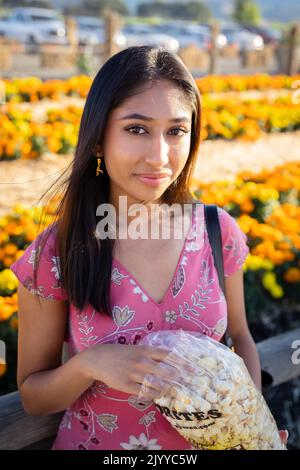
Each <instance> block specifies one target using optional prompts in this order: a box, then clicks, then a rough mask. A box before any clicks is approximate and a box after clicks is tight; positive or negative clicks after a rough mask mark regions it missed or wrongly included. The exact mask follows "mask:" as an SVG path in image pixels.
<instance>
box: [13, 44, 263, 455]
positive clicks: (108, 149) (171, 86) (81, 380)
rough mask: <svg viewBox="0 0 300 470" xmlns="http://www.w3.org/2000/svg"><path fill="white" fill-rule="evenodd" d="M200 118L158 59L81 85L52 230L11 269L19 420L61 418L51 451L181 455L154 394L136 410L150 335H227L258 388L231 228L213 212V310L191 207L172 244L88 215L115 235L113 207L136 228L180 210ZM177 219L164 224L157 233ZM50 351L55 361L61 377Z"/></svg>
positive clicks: (118, 58)
mask: <svg viewBox="0 0 300 470" xmlns="http://www.w3.org/2000/svg"><path fill="white" fill-rule="evenodd" d="M200 117H201V100H200V96H199V92H198V89H197V86H196V83H195V81H194V79H193V77H192V75H191V74H190V73H189V71H188V70H187V68H186V67H185V65H184V64H183V62H182V61H181V59H180V58H179V57H178V56H177V55H174V54H172V53H170V52H168V51H166V50H164V49H162V48H152V47H148V46H142V47H130V48H127V49H125V50H122V51H121V52H119V53H117V54H115V55H114V56H112V57H111V58H110V59H109V60H108V61H107V62H106V63H105V64H104V65H103V66H102V67H101V69H100V70H99V72H98V74H97V75H96V77H95V79H94V81H93V83H92V86H91V89H90V91H89V94H88V97H87V100H86V103H85V107H84V111H83V115H82V119H81V124H80V131H79V138H78V144H77V148H76V152H75V157H74V160H73V161H72V163H71V167H70V168H71V172H70V174H69V175H68V176H67V179H66V180H65V183H66V185H65V190H64V192H63V197H62V198H61V202H60V204H59V207H58V210H57V211H56V216H57V220H56V221H55V222H54V223H52V224H51V225H50V226H49V227H47V229H46V230H44V231H43V232H42V233H40V235H38V237H37V238H36V239H35V240H34V242H33V243H32V244H31V245H30V246H28V248H27V249H26V250H25V252H24V254H23V255H22V257H21V258H19V259H18V260H17V261H16V262H15V263H14V264H13V265H12V266H11V269H12V270H13V272H14V273H15V274H16V276H17V277H18V279H19V280H20V284H19V287H18V301H19V344H18V388H19V391H20V394H21V399H22V402H23V405H24V408H25V410H26V411H27V412H28V413H29V414H31V415H48V414H51V413H56V412H59V411H63V410H65V414H64V416H63V419H62V421H61V424H60V427H59V430H58V434H57V436H56V439H55V441H54V443H53V446H52V449H106V450H113V449H180V450H184V449H191V448H192V446H191V445H190V444H189V443H188V442H186V441H185V439H184V438H182V437H181V436H180V435H179V434H178V433H177V431H176V430H175V429H174V428H172V427H171V425H170V424H169V423H168V421H167V420H166V419H165V418H164V417H163V416H162V415H161V414H160V412H159V411H158V410H157V409H156V408H155V406H154V404H153V400H152V398H153V397H154V396H155V394H157V393H159V387H158V386H156V388H155V386H153V388H152V389H151V393H152V395H151V396H150V397H149V400H148V401H147V400H146V401H139V400H138V399H137V395H138V393H139V391H140V389H141V384H142V383H143V378H144V376H145V375H146V374H149V373H154V372H155V374H158V372H157V371H155V368H156V366H157V364H158V362H159V361H161V360H163V359H164V358H165V357H166V355H167V351H166V350H164V349H158V348H150V347H145V346H141V345H139V344H138V343H139V341H140V340H141V338H143V337H144V336H145V335H147V334H148V333H149V332H151V331H156V330H161V329H178V328H182V329H185V330H189V331H202V332H203V333H204V334H207V335H209V336H211V337H212V338H214V339H215V340H217V341H218V340H220V339H221V338H222V336H223V334H224V332H225V329H226V325H227V323H228V333H229V335H230V336H231V338H232V341H233V345H234V348H235V351H236V352H237V354H239V355H241V356H242V358H243V359H244V361H245V363H246V366H247V367H248V369H249V372H250V374H251V376H252V378H253V380H254V382H255V384H256V386H257V387H258V388H259V389H260V387H261V381H260V376H261V372H260V364H259V357H258V353H257V350H256V347H255V343H254V341H253V339H252V337H251V335H250V332H249V329H248V326H247V321H246V315H245V306H244V293H243V269H242V265H243V263H244V260H245V258H246V256H247V254H248V251H249V248H248V246H247V244H246V235H245V234H244V233H243V232H242V231H241V230H240V228H239V227H238V225H237V223H236V222H235V220H234V218H233V217H231V216H230V215H229V214H228V213H227V212H226V211H225V210H223V209H222V208H218V213H219V219H220V224H221V230H222V241H223V257H224V271H225V277H226V294H227V303H226V300H225V297H224V295H223V292H222V291H221V289H220V286H219V283H218V276H217V271H216V269H215V267H214V262H213V257H212V251H211V247H210V244H209V241H208V235H207V231H206V227H205V219H204V211H203V204H197V205H196V204H190V205H191V208H192V209H191V210H190V212H189V216H188V230H187V233H186V234H185V236H184V237H181V238H171V237H170V238H169V239H163V238H162V237H161V236H160V237H159V238H156V239H154V238H151V237H148V238H147V239H141V238H139V239H134V238H130V237H125V238H122V237H120V236H119V237H118V236H116V237H115V239H114V238H113V237H107V238H104V237H103V238H101V237H99V230H98V229H99V226H98V222H99V216H98V214H99V207H100V208H101V207H103V206H101V205H104V204H106V206H105V207H113V208H115V209H116V214H117V217H116V221H115V222H116V223H115V229H117V228H119V227H120V226H121V225H122V226H123V228H124V226H125V228H126V227H129V225H130V224H132V223H134V222H135V221H136V218H135V217H134V216H133V215H132V213H130V214H128V213H127V223H125V225H124V222H122V221H121V216H120V214H123V215H124V211H123V213H122V212H120V209H121V198H122V197H123V198H125V200H126V202H127V207H128V208H130V207H132V206H134V205H135V204H140V207H142V208H143V209H144V214H146V216H149V217H148V218H147V217H145V218H143V220H147V221H148V222H149V221H150V222H152V221H153V217H152V216H151V214H152V213H151V209H152V208H153V207H154V206H155V205H157V204H159V205H163V204H165V205H167V207H169V206H170V205H172V204H179V206H180V207H183V206H184V204H187V203H191V202H192V200H193V198H192V197H191V193H190V191H189V187H190V177H191V175H192V173H193V169H194V165H195V161H196V158H197V155H198V150H199V142H200V125H201V122H200ZM162 174H163V175H164V177H163V178H160V179H159V178H158V177H159V176H161V175H162ZM153 178H156V179H153ZM61 188H62V185H61V187H60V191H61ZM100 213H101V210H100ZM103 215H104V214H102V216H103ZM128 215H129V216H128ZM182 219H183V218H182V217H175V216H174V217H173V218H170V219H169V224H170V226H171V228H173V229H174V228H175V226H176V225H177V223H178V222H180V221H181V222H182ZM100 220H103V217H102V219H100ZM122 220H123V219H122ZM145 227H146V226H144V228H145ZM146 228H149V227H148V226H147V227H146ZM100 231H101V230H100ZM227 315H228V322H227ZM64 340H65V341H68V345H69V358H68V360H67V361H65V362H64V363H63V364H62V363H61V356H62V347H63V342H64Z"/></svg>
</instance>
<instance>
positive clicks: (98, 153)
mask: <svg viewBox="0 0 300 470" xmlns="http://www.w3.org/2000/svg"><path fill="white" fill-rule="evenodd" d="M96 157H97V169H96V176H98V175H99V174H100V173H103V170H101V169H100V164H101V155H100V152H97V153H96Z"/></svg>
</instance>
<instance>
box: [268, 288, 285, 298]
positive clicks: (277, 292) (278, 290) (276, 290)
mask: <svg viewBox="0 0 300 470" xmlns="http://www.w3.org/2000/svg"><path fill="white" fill-rule="evenodd" d="M271 294H272V296H273V297H274V298H275V299H279V298H280V297H283V296H284V291H283V289H282V287H281V286H275V287H273V288H272V289H271Z"/></svg>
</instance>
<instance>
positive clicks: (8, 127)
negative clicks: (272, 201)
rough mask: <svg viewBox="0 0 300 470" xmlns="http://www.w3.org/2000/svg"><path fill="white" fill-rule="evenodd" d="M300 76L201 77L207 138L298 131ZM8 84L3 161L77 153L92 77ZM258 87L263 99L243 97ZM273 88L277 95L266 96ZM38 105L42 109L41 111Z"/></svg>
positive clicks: (1, 122)
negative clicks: (298, 82) (46, 153)
mask: <svg viewBox="0 0 300 470" xmlns="http://www.w3.org/2000/svg"><path fill="white" fill-rule="evenodd" d="M298 80H300V76H299V75H295V76H292V77H289V76H284V75H278V76H274V77H271V76H269V75H266V74H257V75H254V76H250V77H244V76H234V75H232V76H223V77H222V76H220V77H217V76H208V77H204V78H200V79H196V83H197V85H198V88H199V91H200V93H201V95H202V107H203V113H202V134H201V137H202V140H206V139H209V140H213V139H227V140H233V139H239V140H241V141H255V140H256V139H258V138H259V137H260V136H261V135H262V133H273V132H285V131H294V130H297V129H299V128H300V107H299V104H298V103H297V101H298V100H295V99H293V97H294V96H295V95H294V93H295V89H294V88H293V84H294V83H297V81H298ZM3 82H4V85H5V103H4V104H3V105H2V106H1V110H2V113H1V115H0V129H1V131H0V160H15V159H19V158H24V159H35V158H38V157H40V156H41V155H42V154H43V153H44V152H53V153H58V154H66V153H68V152H72V151H74V149H75V147H76V143H77V135H78V129H79V123H80V118H81V114H82V110H83V105H84V99H85V98H86V96H87V93H88V91H89V88H90V85H91V82H92V79H91V78H90V77H88V76H85V75H81V76H77V77H72V78H71V79H69V80H65V81H63V80H47V81H45V82H43V81H42V80H41V79H39V78H36V77H27V78H16V79H12V80H4V81H3ZM257 90H258V91H260V92H262V93H261V94H260V96H259V97H257V95H256V97H253V96H252V95H251V93H250V94H249V95H248V96H245V95H241V92H245V91H250V92H251V91H252V92H253V91H257ZM270 90H273V92H274V93H273V95H270V94H267V91H270ZM283 91H284V92H285V93H284V94H282V92H283ZM229 92H230V93H229ZM231 92H234V93H231ZM279 92H281V93H279ZM218 93H222V94H221V95H219V94H218ZM74 99H75V101H74ZM70 100H71V103H72V104H70ZM37 109H38V110H40V111H41V112H39V113H36V110H37Z"/></svg>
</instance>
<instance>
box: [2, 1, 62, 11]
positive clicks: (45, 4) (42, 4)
mask: <svg viewBox="0 0 300 470" xmlns="http://www.w3.org/2000/svg"><path fill="white" fill-rule="evenodd" d="M2 4H3V6H5V7H8V8H12V7H13V8H15V7H34V8H50V9H53V4H52V3H51V1H50V0H14V1H13V2H12V1H11V0H4V1H2V0H0V6H1V5H2Z"/></svg>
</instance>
